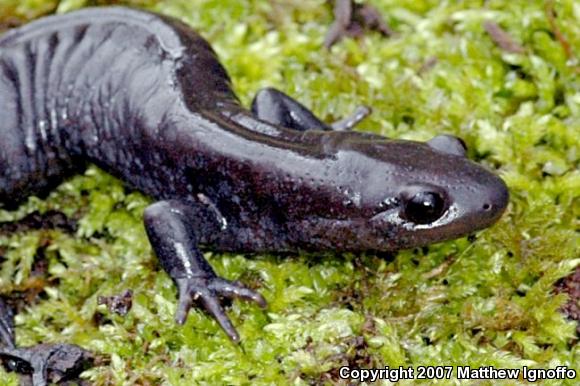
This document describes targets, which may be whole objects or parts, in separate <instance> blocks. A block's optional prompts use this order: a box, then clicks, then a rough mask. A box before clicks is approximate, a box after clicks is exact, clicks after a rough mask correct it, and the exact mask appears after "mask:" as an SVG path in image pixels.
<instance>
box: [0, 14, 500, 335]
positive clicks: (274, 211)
mask: <svg viewBox="0 0 580 386" xmlns="http://www.w3.org/2000/svg"><path fill="white" fill-rule="evenodd" d="M368 113H369V111H368V110H367V109H365V108H360V109H358V110H357V111H355V113H354V114H352V115H351V116H347V117H346V118H345V119H343V120H341V121H338V122H335V123H332V124H329V123H325V122H323V121H322V120H321V119H319V118H318V117H316V116H315V115H314V114H313V113H312V112H311V111H309V110H308V109H307V108H306V107H305V106H304V105H302V104H301V103H300V102H298V101H297V100H295V99H293V98H291V97H290V96H288V95H286V94H284V93H282V92H281V91H279V90H276V89H273V88H266V89H263V90H260V91H259V92H258V93H257V95H256V97H255V98H254V100H253V102H252V105H251V107H250V108H245V107H244V106H242V105H241V103H240V102H239V100H238V98H237V97H236V95H235V94H234V92H233V91H232V88H231V82H230V78H229V76H228V74H227V72H226V70H225V69H224V67H223V66H222V65H221V64H220V62H219V61H218V59H217V57H216V54H215V53H214V51H213V50H212V48H211V47H210V45H209V44H208V43H207V42H206V41H205V40H204V39H203V38H202V37H201V36H200V35H198V33H196V32H194V31H193V30H192V29H191V28H189V27H188V26H187V25H185V24H184V23H182V22H180V21H178V20H176V19H173V18H170V17H167V16H162V15H157V14H154V13H149V12H146V11H140V10H134V9H127V8H121V7H106V8H92V9H91V8H88V9H83V10H80V11H75V12H71V13H69V14H64V15H58V16H48V17H45V18H43V19H40V20H37V21H33V22H31V23H29V24H27V25H24V26H22V27H19V28H17V29H13V30H11V31H9V32H8V33H6V34H4V35H3V36H2V37H0V137H1V138H2V141H1V143H0V203H1V205H3V207H4V208H11V207H14V206H16V205H18V203H19V202H21V201H22V200H23V199H24V198H26V197H28V196H30V195H42V194H45V193H46V192H48V191H50V189H51V188H52V187H54V186H55V185H57V184H59V183H61V182H62V181H63V180H64V179H65V178H67V177H69V176H71V175H73V174H75V173H78V172H80V171H82V170H83V168H84V167H86V165H88V164H95V165H97V166H98V167H100V168H102V169H104V170H105V171H106V172H108V173H111V174H112V175H114V176H116V177H118V178H119V179H121V180H122V181H123V182H124V183H125V184H126V185H127V186H128V187H129V188H132V189H135V190H138V191H140V192H143V193H144V194H146V195H148V196H150V197H151V198H153V200H154V202H153V203H152V204H151V205H150V206H149V207H147V208H146V210H145V212H144V224H145V228H146V231H147V235H148V238H149V240H150V243H151V246H152V248H153V251H154V252H155V254H156V256H157V257H158V259H159V261H160V263H161V266H162V267H163V269H164V270H165V271H166V272H167V273H168V274H169V275H170V276H171V278H172V279H173V281H174V283H175V285H176V286H177V290H178V299H179V300H178V307H177V312H176V316H175V318H176V321H177V322H178V323H184V321H185V320H186V317H187V314H188V312H189V310H190V309H191V307H192V306H194V305H195V306H200V307H202V308H203V309H204V310H205V311H206V312H207V313H208V314H209V315H211V316H212V317H213V318H215V319H216V320H217V322H218V323H219V324H220V326H221V327H222V328H223V330H224V331H225V332H226V333H227V335H228V336H229V337H230V338H231V339H232V340H233V341H235V342H237V341H239V340H240V337H239V335H238V333H237V332H236V329H235V328H234V326H233V325H232V323H231V322H230V320H229V319H228V317H227V315H226V314H225V312H224V310H223V307H222V299H224V298H226V299H233V298H242V299H246V300H250V301H253V302H256V303H257V304H258V305H260V306H262V307H265V306H266V301H265V299H264V298H263V297H262V295H260V294H259V293H258V292H256V291H254V290H250V289H248V288H246V287H245V286H244V285H243V284H241V283H238V282H233V281H228V280H225V279H223V278H221V277H219V276H218V275H216V273H215V272H214V270H213V269H212V267H211V266H210V265H209V263H208V262H207V261H206V259H205V258H204V256H203V254H202V251H203V250H212V251H218V252H256V253H262V252H270V253H279V252H290V253H302V252H305V253H306V252H317V251H336V252H345V251H348V252H354V253H363V252H364V253H379V252H384V251H396V250H399V249H404V248H413V247H418V246H424V245H427V244H430V243H434V242H439V241H443V240H450V239H454V238H458V237H461V236H464V235H467V234H470V233H472V232H474V231H477V230H480V229H483V228H486V227H488V226H490V225H492V224H493V223H495V222H496V221H497V220H498V219H499V217H500V216H501V215H502V213H503V212H504V209H505V208H506V205H507V202H508V190H507V188H506V185H505V183H504V182H503V181H502V180H501V179H500V178H499V177H497V176H496V175H495V174H494V173H492V172H490V171H488V170H487V169H486V168H484V167H482V166H481V165H478V164H477V163H475V162H473V161H471V160H469V159H468V158H467V156H466V147H465V144H464V142H463V141H462V140H461V139H459V138H457V137H454V136H451V135H445V134H443V135H438V136H436V137H434V138H433V139H431V140H429V141H427V142H416V141H406V140H396V139H388V138H385V137H383V136H380V135H377V134H371V133H364V132H357V131H352V130H351V129H352V128H353V127H354V126H355V125H356V124H357V123H358V122H359V121H360V120H361V119H362V118H364V116H365V115H367V114H368ZM0 328H1V327H0Z"/></svg>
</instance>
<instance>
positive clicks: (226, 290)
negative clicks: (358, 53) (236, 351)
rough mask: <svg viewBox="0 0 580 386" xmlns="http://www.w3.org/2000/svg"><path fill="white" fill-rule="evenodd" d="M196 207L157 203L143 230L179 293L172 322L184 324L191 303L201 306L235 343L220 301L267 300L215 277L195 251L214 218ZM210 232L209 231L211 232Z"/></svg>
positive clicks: (234, 333)
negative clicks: (238, 299) (200, 237)
mask: <svg viewBox="0 0 580 386" xmlns="http://www.w3.org/2000/svg"><path fill="white" fill-rule="evenodd" d="M198 205H199V204H191V203H187V204H185V203H182V202H180V201H160V202H157V203H155V204H153V205H151V206H149V207H148V208H147V209H146V210H145V228H146V230H147V235H148V236H149V240H150V241H151V244H152V246H153V249H154V250H155V253H156V254H157V257H158V259H159V261H160V262H161V265H162V266H163V269H165V271H166V272H167V273H168V274H169V276H171V278H172V279H173V281H174V282H175V284H176V285H177V288H178V291H179V304H178V307H177V313H176V315H175V320H176V322H177V323H179V324H183V323H185V320H186V319H187V314H188V312H189V310H190V309H191V307H192V305H193V303H194V302H196V303H197V304H198V305H201V306H202V307H203V308H204V309H205V311H206V312H208V313H209V314H210V315H211V316H212V317H213V318H214V319H215V320H216V321H217V322H218V323H219V325H220V326H221V328H222V329H223V330H224V331H225V332H226V334H227V335H228V336H229V337H230V339H231V340H232V341H234V342H239V341H240V336H239V334H238V332H237V331H236V329H235V328H234V326H233V325H232V322H231V321H230V319H229V318H228V317H227V315H226V314H225V312H224V309H223V307H222V304H221V298H228V299H233V298H242V299H246V300H252V301H254V302H256V303H258V305H260V306H261V307H262V308H264V307H266V300H265V299H264V298H263V297H262V295H260V294H259V293H257V292H255V291H252V290H250V289H248V288H246V287H244V286H243V285H242V284H240V283H236V282H231V281H228V280H225V279H222V278H221V277H218V276H217V275H216V274H215V272H214V270H213V269H212V268H211V266H210V265H209V263H208V262H207V261H206V260H205V258H204V257H203V254H202V253H201V252H200V250H199V248H198V240H199V236H200V233H201V232H202V228H203V227H204V226H207V225H208V223H211V222H214V221H215V219H208V218H206V215H207V213H208V212H207V211H205V210H203V208H201V210H200V208H199V207H198ZM210 231H211V230H210Z"/></svg>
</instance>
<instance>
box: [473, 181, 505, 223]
mask: <svg viewBox="0 0 580 386" xmlns="http://www.w3.org/2000/svg"><path fill="white" fill-rule="evenodd" d="M492 181H493V183H488V185H487V186H486V189H485V192H486V194H485V195H484V197H483V200H482V202H481V209H480V211H479V213H480V215H481V216H483V217H485V218H489V220H490V222H491V223H493V222H495V221H496V220H497V219H498V218H499V217H500V216H501V215H502V213H503V212H504V210H505V208H506V207H507V204H508V201H509V192H508V188H507V186H506V184H505V182H503V180H502V179H501V178H498V177H494V178H493V180H492Z"/></svg>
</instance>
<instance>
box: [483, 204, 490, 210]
mask: <svg viewBox="0 0 580 386" xmlns="http://www.w3.org/2000/svg"><path fill="white" fill-rule="evenodd" d="M490 209H491V204H488V203H485V204H483V210H485V211H486V212H487V211H488V210H490Z"/></svg>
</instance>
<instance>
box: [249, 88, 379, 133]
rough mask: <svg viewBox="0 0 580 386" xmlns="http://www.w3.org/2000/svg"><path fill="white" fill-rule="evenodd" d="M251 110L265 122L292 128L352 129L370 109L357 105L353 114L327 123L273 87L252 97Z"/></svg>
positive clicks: (300, 129)
mask: <svg viewBox="0 0 580 386" xmlns="http://www.w3.org/2000/svg"><path fill="white" fill-rule="evenodd" d="M252 112H253V113H254V114H256V116H257V117H258V118H260V119H262V120H264V121H266V122H269V123H272V124H274V125H280V126H284V127H287V128H290V129H294V130H299V131H306V130H325V131H330V130H350V129H352V128H353V127H354V126H356V125H357V124H358V123H359V122H360V121H362V120H363V119H364V118H366V117H367V116H368V115H369V114H370V112H371V110H370V108H368V107H366V106H361V107H358V108H357V109H356V110H355V112H354V113H353V114H351V115H349V116H347V117H345V118H344V119H341V120H340V121H337V122H335V123H332V124H330V125H328V124H326V123H324V122H322V121H321V120H320V119H318V118H317V117H316V116H315V115H314V114H313V113H312V111H310V110H309V109H308V108H306V107H305V106H304V105H303V104H301V103H300V102H298V101H297V100H296V99H293V98H292V97H290V96H288V95H286V94H284V93H283V92H282V91H279V90H276V89H274V88H264V89H262V90H260V91H258V93H257V94H256V96H255V97H254V100H253V101H252Z"/></svg>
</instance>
